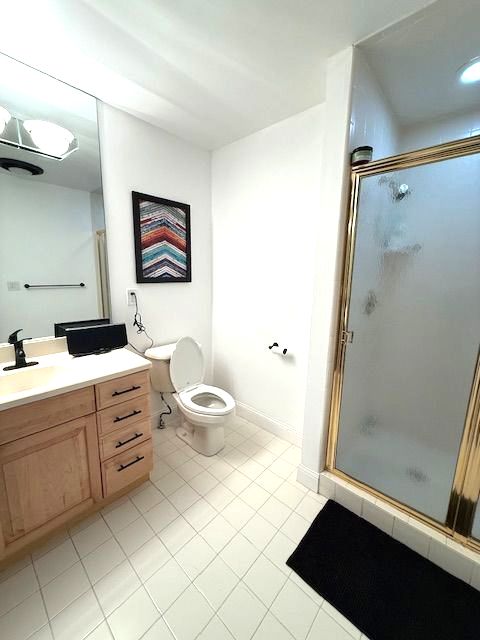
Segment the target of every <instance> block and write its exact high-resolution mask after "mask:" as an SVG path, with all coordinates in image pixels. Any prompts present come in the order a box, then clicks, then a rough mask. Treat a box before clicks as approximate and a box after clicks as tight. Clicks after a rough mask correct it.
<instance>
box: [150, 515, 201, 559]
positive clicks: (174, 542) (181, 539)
mask: <svg viewBox="0 0 480 640" xmlns="http://www.w3.org/2000/svg"><path fill="white" fill-rule="evenodd" d="M195 534H196V531H195V529H194V528H193V527H192V525H191V524H190V523H189V522H187V521H186V520H185V518H183V517H182V516H180V517H179V518H177V519H176V520H174V521H173V522H172V523H171V524H169V525H168V527H165V529H162V531H160V533H159V534H158V537H159V538H160V540H161V541H162V542H163V544H164V545H165V546H166V547H167V549H168V550H169V551H170V553H171V554H172V555H173V554H175V553H177V551H179V550H180V549H181V548H182V547H183V545H184V544H185V543H187V542H188V541H189V540H191V539H192V538H193V537H194V536H195Z"/></svg>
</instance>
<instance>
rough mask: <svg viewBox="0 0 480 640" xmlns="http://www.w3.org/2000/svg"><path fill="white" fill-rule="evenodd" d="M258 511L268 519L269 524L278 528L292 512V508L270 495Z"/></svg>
mask: <svg viewBox="0 0 480 640" xmlns="http://www.w3.org/2000/svg"><path fill="white" fill-rule="evenodd" d="M258 513H259V514H260V515H261V516H262V517H264V518H265V520H268V521H269V522H270V524H273V526H275V527H277V528H279V527H281V526H282V524H283V523H284V522H285V521H286V519H287V518H288V517H289V515H290V514H291V513H292V510H291V509H290V508H289V507H287V505H285V504H283V502H280V500H277V498H275V497H274V496H270V498H269V499H268V500H267V501H266V502H265V504H264V505H263V506H261V507H260V509H259V510H258Z"/></svg>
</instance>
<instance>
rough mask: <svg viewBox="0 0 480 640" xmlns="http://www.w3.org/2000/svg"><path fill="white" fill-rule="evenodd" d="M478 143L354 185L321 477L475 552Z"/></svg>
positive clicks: (404, 162)
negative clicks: (332, 477)
mask: <svg viewBox="0 0 480 640" xmlns="http://www.w3.org/2000/svg"><path fill="white" fill-rule="evenodd" d="M479 178H480V137H474V138H468V139H466V140H461V141H458V142H454V143H448V144H444V145H440V146H437V147H431V148H428V149H423V150H420V151H416V152H412V153H407V154H404V155H400V156H395V157H392V158H387V159H385V160H379V161H376V162H372V163H369V164H368V165H364V166H363V167H360V168H357V169H355V170H354V171H353V173H352V192H351V201H350V210H349V216H348V221H347V231H346V240H345V263H344V273H343V280H342V289H341V304H340V318H339V329H338V344H337V352H336V361H335V371H334V376H333V388H332V402H331V411H330V430H329V441H328V450H327V468H328V470H329V471H331V472H332V473H334V474H336V475H338V476H340V477H342V478H343V479H345V480H347V481H350V482H352V483H354V484H356V485H358V486H360V487H361V488H363V489H366V490H367V491H369V492H371V493H373V494H374V495H376V496H377V497H381V498H383V499H385V500H387V501H389V502H391V503H392V504H394V505H396V506H397V507H399V508H400V509H402V510H404V511H405V512H407V513H408V514H410V515H412V516H414V517H417V518H418V519H420V520H422V521H423V522H426V523H428V524H430V525H431V526H433V527H435V528H437V529H439V530H441V531H443V532H444V533H446V534H448V535H450V536H452V537H455V538H457V539H459V540H461V541H462V542H463V543H465V544H468V545H469V546H471V547H473V548H476V549H477V550H479V551H480V508H478V509H477V502H478V497H479V490H480V360H479V345H480V179H479Z"/></svg>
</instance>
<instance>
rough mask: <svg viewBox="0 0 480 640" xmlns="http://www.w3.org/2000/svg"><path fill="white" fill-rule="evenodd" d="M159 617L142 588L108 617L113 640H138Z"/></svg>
mask: <svg viewBox="0 0 480 640" xmlns="http://www.w3.org/2000/svg"><path fill="white" fill-rule="evenodd" d="M159 617H160V615H159V613H158V611H157V609H156V608H155V606H154V604H153V602H152V601H151V599H150V598H149V596H148V593H147V592H146V591H145V589H144V588H143V587H140V589H138V591H135V593H134V594H133V595H131V596H130V598H128V600H127V601H126V602H124V603H123V604H122V605H121V606H120V607H118V609H115V611H114V612H113V613H112V614H111V615H110V616H109V617H108V624H109V625H110V629H111V630H112V633H113V637H114V638H115V640H139V639H140V638H141V637H142V636H143V635H144V634H145V632H146V631H148V629H150V627H151V626H152V625H153V624H154V623H155V622H156V620H158V618H159Z"/></svg>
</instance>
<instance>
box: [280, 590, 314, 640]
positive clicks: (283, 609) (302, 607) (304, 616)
mask: <svg viewBox="0 0 480 640" xmlns="http://www.w3.org/2000/svg"><path fill="white" fill-rule="evenodd" d="M318 610H319V607H318V605H317V604H316V603H315V602H314V601H313V600H312V599H311V598H309V597H308V596H307V594H306V593H305V592H304V591H303V590H302V589H300V587H297V585H296V584H294V583H293V582H292V581H291V580H287V582H286V583H285V585H284V586H283V588H282V590H281V591H280V593H279V594H278V596H277V598H276V599H275V601H274V603H273V604H272V607H271V613H273V615H274V616H275V617H276V618H277V619H278V620H279V621H280V622H281V623H282V624H283V625H284V626H285V627H286V628H287V629H288V630H289V631H290V633H291V634H292V635H293V636H294V637H295V638H297V639H298V640H303V639H304V638H306V636H307V633H308V631H309V629H310V627H311V625H312V622H313V621H314V619H315V616H316V615H317V613H318Z"/></svg>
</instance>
